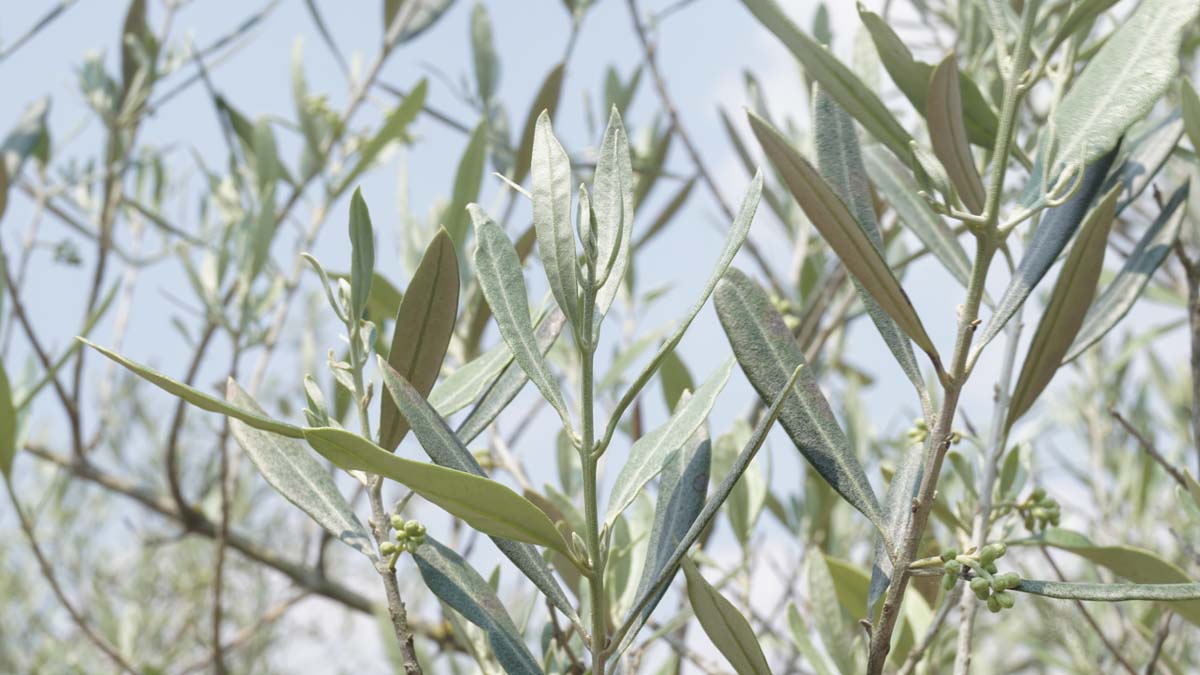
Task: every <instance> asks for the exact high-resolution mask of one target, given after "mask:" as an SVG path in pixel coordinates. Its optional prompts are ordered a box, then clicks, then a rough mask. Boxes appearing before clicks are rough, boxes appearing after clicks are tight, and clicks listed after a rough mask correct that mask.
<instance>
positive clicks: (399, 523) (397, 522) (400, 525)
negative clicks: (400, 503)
mask: <svg viewBox="0 0 1200 675" xmlns="http://www.w3.org/2000/svg"><path fill="white" fill-rule="evenodd" d="M392 528H393V529H395V530H403V529H404V518H403V517H402V516H401V515H400V514H398V513H397V514H393V515H392Z"/></svg>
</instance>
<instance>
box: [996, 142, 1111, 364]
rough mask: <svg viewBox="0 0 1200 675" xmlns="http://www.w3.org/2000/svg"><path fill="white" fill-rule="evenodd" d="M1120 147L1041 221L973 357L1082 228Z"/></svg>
mask: <svg viewBox="0 0 1200 675" xmlns="http://www.w3.org/2000/svg"><path fill="white" fill-rule="evenodd" d="M1116 154H1117V149H1116V148H1113V149H1112V150H1111V151H1110V152H1109V153H1108V154H1106V155H1104V156H1103V157H1101V158H1100V159H1098V160H1096V162H1095V163H1094V164H1092V165H1091V166H1089V167H1088V168H1087V169H1086V170H1085V171H1084V172H1083V178H1082V179H1081V180H1082V182H1081V184H1080V185H1079V188H1078V189H1077V190H1076V192H1075V195H1074V196H1073V197H1071V198H1070V199H1068V200H1067V201H1066V203H1064V204H1062V205H1061V206H1056V207H1054V208H1052V209H1049V210H1047V211H1046V213H1045V214H1044V215H1043V216H1042V222H1041V223H1040V224H1039V225H1038V228H1037V229H1036V230H1034V232H1033V236H1032V237H1031V238H1030V240H1029V245H1028V246H1026V248H1025V254H1024V256H1023V257H1022V258H1021V262H1020V263H1019V264H1018V265H1017V271H1016V273H1014V274H1013V278H1012V280H1011V281H1009V282H1008V287H1007V288H1005V289H1004V295H1002V296H1000V300H999V302H997V303H996V310H995V311H994V312H993V313H992V317H991V318H990V319H988V322H987V325H986V327H985V328H984V329H983V335H982V336H981V337H980V338H979V341H978V342H977V343H976V345H975V347H974V348H973V350H972V357H973V358H972V360H974V356H977V355H978V354H979V353H981V352H982V350H983V348H984V347H986V346H987V344H988V343H989V342H991V341H992V339H993V338H995V337H996V336H997V335H999V334H1000V331H1001V330H1003V329H1004V326H1005V324H1007V323H1008V321H1009V319H1011V318H1012V317H1013V315H1014V314H1016V312H1017V310H1018V309H1020V308H1021V306H1022V305H1024V304H1025V300H1026V299H1027V298H1028V297H1029V294H1030V293H1032V292H1033V289H1034V288H1035V287H1036V286H1037V285H1038V283H1039V282H1040V281H1041V280H1042V277H1044V276H1046V272H1048V271H1049V270H1050V267H1051V265H1053V264H1054V261H1055V260H1057V259H1058V254H1059V253H1061V252H1062V250H1063V249H1064V248H1066V246H1067V242H1068V241H1070V240H1071V237H1072V236H1074V235H1075V231H1076V230H1078V229H1079V224H1080V223H1081V222H1083V218H1084V216H1085V215H1087V213H1088V208H1089V207H1090V206H1091V204H1092V200H1094V199H1095V198H1096V195H1097V194H1099V192H1100V186H1101V184H1102V183H1103V182H1104V176H1105V175H1106V174H1107V173H1108V168H1109V167H1110V166H1112V163H1113V158H1114V157H1116Z"/></svg>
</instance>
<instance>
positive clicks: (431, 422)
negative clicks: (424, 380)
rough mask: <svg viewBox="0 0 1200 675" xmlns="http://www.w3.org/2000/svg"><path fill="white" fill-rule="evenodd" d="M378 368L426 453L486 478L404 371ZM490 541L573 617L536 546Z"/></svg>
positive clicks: (459, 468) (572, 610) (499, 540)
mask: <svg viewBox="0 0 1200 675" xmlns="http://www.w3.org/2000/svg"><path fill="white" fill-rule="evenodd" d="M379 368H380V371H381V372H382V373H383V384H384V387H385V388H386V389H387V391H388V393H389V394H390V395H391V397H392V399H393V400H395V401H396V405H397V406H398V408H399V410H400V413H401V414H403V415H404V417H405V419H408V420H410V421H411V422H412V425H413V431H414V433H416V435H417V439H418V440H419V441H420V442H421V447H422V448H423V449H424V450H425V454H427V455H429V458H430V459H432V460H433V461H434V462H436V463H437V464H439V465H441V466H444V467H446V468H449V469H454V470H455V471H462V472H464V473H469V474H472V475H475V476H479V477H481V478H484V477H486V476H485V475H484V473H483V468H482V467H480V466H479V462H477V461H476V460H475V456H474V455H472V454H471V452H470V451H469V450H467V447H466V446H465V445H464V444H463V443H462V441H460V440H459V439H458V437H457V436H455V435H454V432H453V431H451V430H450V427H449V426H448V425H447V424H446V420H445V419H444V418H443V417H442V416H441V415H439V414H438V413H437V412H436V411H435V410H434V409H433V408H432V407H431V406H430V405H429V403H428V402H426V400H425V398H424V396H423V395H422V394H421V392H420V391H418V390H417V388H416V386H415V385H413V384H412V383H410V382H409V381H408V380H407V379H405V377H404V376H403V374H401V373H398V372H397V371H395V370H393V369H392V368H391V367H390V366H388V365H387V363H385V362H383V361H382V359H381V360H380V364H379ZM492 541H494V542H495V543H496V548H498V549H500V552H501V553H503V554H504V555H505V556H506V557H507V558H508V559H509V560H511V561H512V562H513V564H515V565H516V566H517V569H519V570H521V572H522V573H524V574H525V576H527V577H529V579H530V580H531V581H533V583H534V584H535V585H537V587H538V588H539V589H540V590H541V591H542V592H543V593H545V594H546V597H548V598H549V599H550V600H551V601H552V602H553V603H554V605H555V607H557V608H558V609H559V610H561V611H562V612H563V613H564V614H566V615H567V616H568V617H572V618H574V617H575V610H574V609H572V607H571V603H570V602H569V601H568V600H567V596H566V594H565V593H563V591H562V588H560V587H559V585H558V582H556V581H555V580H554V575H553V574H552V573H551V572H550V568H549V566H547V564H546V561H545V560H543V559H542V557H541V555H539V554H538V552H537V549H535V548H533V547H532V546H530V545H529V544H522V543H518V542H515V541H511V540H508V539H502V538H500V537H498V536H493V537H492Z"/></svg>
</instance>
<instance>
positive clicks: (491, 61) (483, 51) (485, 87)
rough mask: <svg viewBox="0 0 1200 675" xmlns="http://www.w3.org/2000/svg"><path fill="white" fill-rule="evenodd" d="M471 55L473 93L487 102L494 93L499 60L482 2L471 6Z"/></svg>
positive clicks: (497, 79)
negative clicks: (473, 75)
mask: <svg viewBox="0 0 1200 675" xmlns="http://www.w3.org/2000/svg"><path fill="white" fill-rule="evenodd" d="M471 56H472V57H473V62H474V64H475V93H476V94H478V95H479V100H480V101H483V102H484V103H487V102H489V101H491V100H492V97H493V96H495V95H496V86H497V84H499V82H500V61H499V59H498V58H497V56H496V45H495V42H494V40H493V39H492V21H491V19H490V18H489V17H488V11H487V7H485V6H484V4H483V3H482V2H476V3H475V6H474V7H473V8H471Z"/></svg>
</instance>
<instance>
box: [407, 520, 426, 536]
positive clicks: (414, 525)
mask: <svg viewBox="0 0 1200 675" xmlns="http://www.w3.org/2000/svg"><path fill="white" fill-rule="evenodd" d="M424 529H425V528H424V527H422V526H421V524H420V523H418V522H417V521H415V520H410V521H408V523H406V524H405V525H404V531H405V532H407V533H408V534H409V536H414V535H417V534H420V533H421V532H423V531H424Z"/></svg>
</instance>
